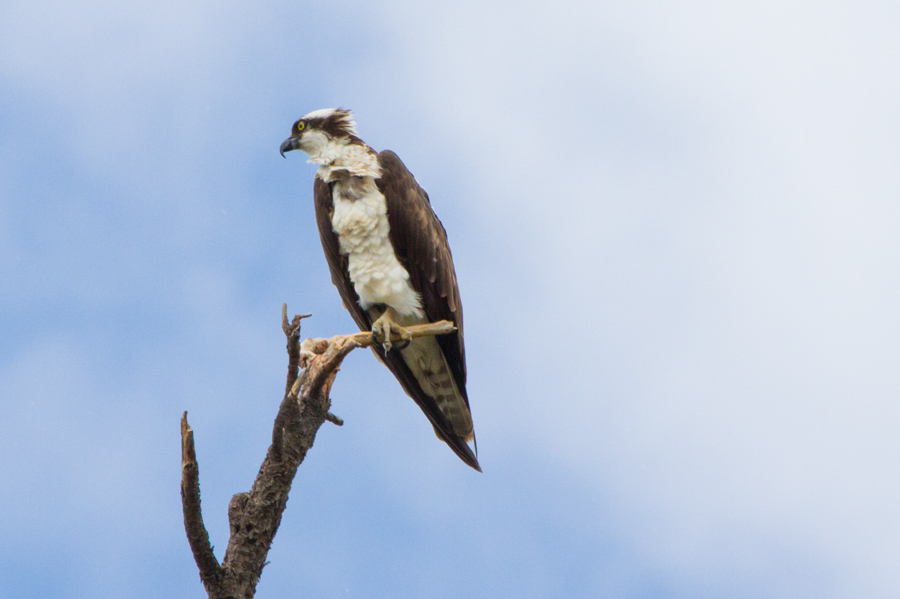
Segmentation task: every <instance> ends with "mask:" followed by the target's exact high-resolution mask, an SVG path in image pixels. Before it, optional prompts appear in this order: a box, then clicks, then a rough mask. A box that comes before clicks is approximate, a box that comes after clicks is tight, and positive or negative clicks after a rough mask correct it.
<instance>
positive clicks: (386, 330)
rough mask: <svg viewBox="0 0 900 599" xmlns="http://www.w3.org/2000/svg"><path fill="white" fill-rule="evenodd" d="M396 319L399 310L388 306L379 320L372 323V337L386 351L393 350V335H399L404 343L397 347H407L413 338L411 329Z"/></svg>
mask: <svg viewBox="0 0 900 599" xmlns="http://www.w3.org/2000/svg"><path fill="white" fill-rule="evenodd" d="M396 319H397V312H396V311H395V310H394V309H393V308H391V307H390V306H388V307H387V309H386V310H385V311H384V313H383V314H382V315H381V316H380V317H379V318H378V320H376V321H375V322H374V323H372V338H373V339H374V340H375V343H378V344H380V345H382V346H384V351H385V352H389V351H391V348H392V347H394V344H393V342H392V341H391V336H392V335H395V334H396V335H399V336H400V339H401V341H402V345H398V346H396V349H403V348H405V347H406V346H407V345H409V342H410V341H411V340H412V335H410V334H409V331H407V330H406V329H405V328H403V327H401V326H400V325H399V324H397V322H396Z"/></svg>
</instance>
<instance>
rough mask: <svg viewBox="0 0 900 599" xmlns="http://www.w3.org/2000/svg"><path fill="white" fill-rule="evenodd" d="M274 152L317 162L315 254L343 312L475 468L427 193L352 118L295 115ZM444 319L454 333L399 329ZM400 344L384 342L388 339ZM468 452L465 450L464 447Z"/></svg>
mask: <svg viewBox="0 0 900 599" xmlns="http://www.w3.org/2000/svg"><path fill="white" fill-rule="evenodd" d="M280 150H281V155H282V156H283V157H284V155H285V152H289V151H292V150H301V151H303V152H305V153H306V154H308V155H309V160H308V162H311V163H313V164H318V165H319V167H318V169H317V171H316V175H315V180H314V185H313V196H314V202H315V214H316V222H317V225H318V229H319V236H320V238H321V241H322V249H323V250H324V252H325V258H326V260H327V262H328V267H329V269H330V271H331V280H332V282H333V283H334V285H335V287H337V289H338V292H339V293H340V296H341V299H342V300H343V304H344V307H345V308H346V309H347V310H348V311H349V312H350V315H351V316H352V317H353V320H354V321H355V322H356V324H357V325H358V326H359V328H360V330H361V331H371V332H372V335H373V338H374V340H375V343H374V344H373V345H372V350H373V351H374V352H375V355H376V356H377V357H378V358H379V359H380V360H381V362H383V363H384V364H385V365H386V366H387V367H388V369H389V370H390V371H391V372H392V373H393V374H394V376H395V377H396V379H397V381H399V383H400V386H401V387H402V388H403V390H404V391H405V392H406V394H407V395H409V396H410V397H411V398H412V399H413V401H415V403H416V404H417V405H418V406H419V408H421V410H422V412H424V414H425V416H427V417H428V420H429V421H430V422H431V425H432V426H433V427H434V431H435V434H436V435H437V437H438V438H439V439H441V440H442V441H444V442H445V443H447V445H449V446H450V448H451V449H452V450H453V451H454V452H455V453H456V455H457V456H459V458H460V459H461V460H462V461H463V462H465V463H466V464H467V465H469V466H471V467H472V468H474V469H475V470H477V471H479V472H481V466H480V465H479V463H478V457H477V444H476V441H475V429H474V426H473V423H472V413H471V410H470V408H469V399H468V395H467V393H466V353H465V344H464V340H463V311H462V303H461V301H460V296H459V287H458V285H457V280H456V270H455V268H454V265H453V257H452V255H451V253H450V245H449V243H448V241H447V233H446V231H445V230H444V226H443V225H442V224H441V221H440V220H439V219H438V217H437V215H436V214H435V213H434V210H433V209H432V207H431V201H430V200H429V198H428V193H426V191H425V190H424V189H423V188H422V187H421V186H420V185H419V183H418V182H417V181H416V178H415V177H414V176H413V174H412V173H411V172H410V171H409V169H407V168H406V165H404V164H403V162H402V161H401V160H400V157H399V156H397V154H395V153H394V152H392V151H390V150H383V151H381V152H376V151H375V150H373V149H372V148H371V147H370V146H369V145H368V144H367V143H365V142H364V141H363V140H362V139H360V137H359V134H358V133H357V129H356V120H355V119H354V116H353V113H352V112H351V111H349V110H345V109H342V108H326V109H321V110H315V111H313V112H310V113H309V114H307V115H305V116H303V117H301V118H300V119H298V120H297V121H296V122H295V123H294V124H293V126H292V127H291V135H290V137H288V138H287V139H285V140H284V142H283V143H282V144H281V148H280ZM439 320H449V321H451V322H452V323H453V324H454V325H455V326H456V331H455V332H453V333H450V334H447V335H440V336H424V337H417V338H411V337H410V334H409V331H408V330H407V329H406V327H408V326H411V325H416V324H424V323H428V322H436V321H439ZM392 335H393V336H399V337H400V342H399V343H397V344H394V343H392V339H391V337H392ZM470 442H471V443H472V445H473V446H474V447H475V450H473V448H472V447H470V445H469V443H470Z"/></svg>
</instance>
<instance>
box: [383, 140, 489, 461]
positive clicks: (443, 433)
mask: <svg viewBox="0 0 900 599" xmlns="http://www.w3.org/2000/svg"><path fill="white" fill-rule="evenodd" d="M378 162H379V164H380V166H381V178H380V179H377V180H376V181H375V182H376V183H377V184H378V189H379V190H380V191H381V193H382V194H383V195H384V197H385V200H386V201H387V213H388V223H389V224H390V238H391V245H393V246H394V252H395V253H396V254H397V258H398V259H399V260H400V263H401V264H402V265H403V267H404V268H405V269H406V271H407V272H408V273H409V278H410V283H411V284H412V286H413V289H415V290H416V291H417V292H419V293H420V294H421V296H422V307H423V308H424V310H425V315H426V316H427V318H428V320H429V321H430V322H436V321H438V320H449V321H451V322H453V323H455V324H456V328H457V332H455V333H452V334H450V335H440V336H438V337H437V338H436V339H437V342H438V344H439V345H440V348H441V352H442V353H443V354H444V357H445V359H446V360H447V365H448V366H449V368H450V372H451V374H452V375H453V378H454V380H455V382H456V386H457V388H458V389H459V392H460V394H461V395H462V397H463V399H464V400H465V402H466V408H467V409H468V408H469V397H468V395H467V393H466V350H465V343H464V340H463V339H464V336H463V313H462V303H461V302H460V299H459V287H458V286H457V283H456V271H455V270H454V267H453V256H452V255H451V253H450V244H449V243H448V242H447V233H446V231H445V230H444V226H443V225H442V224H441V221H440V220H438V217H437V215H436V214H435V213H434V211H433V210H432V209H431V202H430V200H429V199H428V193H426V191H425V190H424V189H422V188H421V187H420V186H419V184H418V182H417V181H416V179H415V177H413V175H412V173H411V172H409V169H407V168H406V165H404V164H403V162H402V161H401V160H400V157H399V156H397V155H396V154H395V153H393V152H391V151H390V150H385V151H383V152H380V153H379V154H378ZM396 361H397V362H399V363H400V364H402V365H403V366H404V367H405V364H404V363H403V360H402V359H399V356H398V359H397V360H396ZM391 370H392V371H394V373H395V374H397V371H396V370H395V369H394V368H393V367H392V368H391ZM398 378H400V376H399V375H398ZM402 382H403V381H402V379H401V383H402ZM404 387H406V385H404ZM407 393H409V390H408V389H407ZM410 395H412V394H410ZM424 397H426V398H427V396H424ZM413 399H416V398H415V397H413ZM427 399H429V400H430V398H427ZM416 402H417V403H419V405H420V406H421V405H422V403H421V402H420V401H419V400H418V399H416ZM422 409H423V410H425V408H424V407H423V408H422ZM434 411H435V412H437V414H438V415H440V412H439V411H437V410H436V409H435V410H434ZM426 413H427V410H426ZM429 418H431V421H432V423H433V424H435V431H436V432H437V434H438V435H439V436H440V437H441V438H442V439H444V440H445V441H446V442H447V443H448V444H449V445H450V446H451V447H452V448H453V450H454V451H456V453H457V455H459V457H460V458H462V459H463V461H465V462H466V463H467V464H469V465H470V466H472V467H473V468H476V469H478V470H481V469H480V468H479V467H478V465H477V464H478V462H477V460H476V458H475V455H474V454H473V453H472V450H471V449H470V448H469V446H468V445H466V443H465V441H464V440H463V439H462V438H460V437H459V436H458V435H456V434H455V433H453V428H452V427H450V426H449V425H448V423H446V420H445V419H444V418H443V416H442V415H441V417H440V419H436V418H432V417H431V416H429Z"/></svg>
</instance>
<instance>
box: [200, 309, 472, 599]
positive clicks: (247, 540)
mask: <svg viewBox="0 0 900 599" xmlns="http://www.w3.org/2000/svg"><path fill="white" fill-rule="evenodd" d="M308 316H309V315H308V314H307V315H297V316H294V318H293V320H292V321H291V322H290V323H288V320H287V306H283V307H282V330H283V331H284V334H285V336H286V337H287V353H288V373H287V380H286V381H285V395H284V398H283V399H282V401H281V405H280V406H279V409H278V415H277V416H276V418H275V424H274V426H273V429H272V445H271V447H269V451H268V452H267V454H266V458H265V460H264V461H263V463H262V466H261V467H260V470H259V473H258V474H257V476H256V480H254V481H253V486H252V488H251V489H250V492H249V493H238V494H237V495H235V496H234V497H233V498H232V500H231V503H230V504H229V506H228V521H229V524H230V526H231V536H230V538H229V540H228V548H227V549H226V551H225V558H224V559H223V561H222V565H221V566H220V565H219V563H218V562H217V561H216V558H215V555H214V554H213V552H212V547H211V546H210V545H209V535H208V534H207V532H206V528H205V527H204V526H203V520H202V517H201V515H200V486H199V475H198V469H197V461H196V456H195V455H194V437H193V432H192V431H191V429H190V427H188V425H187V412H185V416H184V418H183V419H182V503H183V506H184V514H185V516H184V518H185V530H186V531H187V534H188V540H189V542H190V544H191V551H192V552H193V553H194V559H195V560H196V562H197V566H198V568H199V569H200V578H201V580H202V581H203V585H204V587H205V588H206V591H207V594H208V595H209V597H210V599H226V598H228V599H232V598H233V599H250V598H252V597H253V595H254V594H255V593H256V585H257V583H258V582H259V577H260V576H261V574H262V570H263V567H264V566H265V564H266V555H267V554H268V552H269V547H270V546H271V544H272V540H273V539H274V538H275V533H276V532H277V531H278V526H279V525H280V524H281V516H282V514H283V513H284V509H285V506H286V505H287V500H288V493H289V492H290V490H291V484H292V482H293V480H294V475H295V474H296V472H297V468H298V467H299V466H300V464H301V463H302V462H303V460H304V458H305V457H306V453H307V452H308V451H309V449H310V448H311V447H312V445H313V442H314V441H315V438H316V433H317V432H318V430H319V428H320V427H321V426H322V424H323V423H324V422H325V421H326V420H329V421H330V422H334V423H335V424H338V425H341V424H343V420H341V419H340V418H338V417H337V416H334V415H333V414H331V413H330V412H329V409H330V407H331V400H330V398H329V394H330V392H331V386H332V385H333V384H334V378H335V376H337V373H338V370H339V368H340V365H341V362H343V360H344V358H345V357H346V356H347V354H349V353H350V352H351V351H353V350H354V349H356V348H357V347H368V346H370V345H372V344H373V343H374V340H373V339H372V334H371V333H368V332H363V333H356V334H352V335H338V336H336V337H332V338H331V339H306V340H304V341H303V343H302V344H301V343H299V338H300V320H301V319H303V318H306V317H308ZM407 330H408V331H409V333H410V334H411V335H412V336H413V337H422V336H425V335H443V334H446V333H450V332H453V331H455V330H456V328H455V327H454V326H453V323H451V322H448V321H440V322H437V323H433V324H424V325H415V326H411V327H409V328H408V329H407ZM396 341H398V342H399V341H400V339H399V338H397V339H396Z"/></svg>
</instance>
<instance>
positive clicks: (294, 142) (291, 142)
mask: <svg viewBox="0 0 900 599" xmlns="http://www.w3.org/2000/svg"><path fill="white" fill-rule="evenodd" d="M299 148H300V140H299V139H298V138H296V137H288V138H287V139H286V140H284V141H283V142H281V157H282V158H287V156H285V155H284V153H285V152H290V151H291V150H297V149H299Z"/></svg>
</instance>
